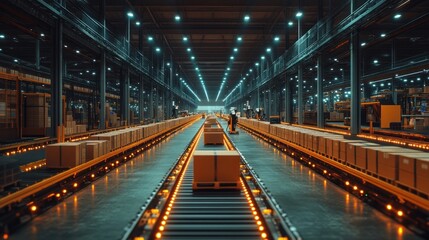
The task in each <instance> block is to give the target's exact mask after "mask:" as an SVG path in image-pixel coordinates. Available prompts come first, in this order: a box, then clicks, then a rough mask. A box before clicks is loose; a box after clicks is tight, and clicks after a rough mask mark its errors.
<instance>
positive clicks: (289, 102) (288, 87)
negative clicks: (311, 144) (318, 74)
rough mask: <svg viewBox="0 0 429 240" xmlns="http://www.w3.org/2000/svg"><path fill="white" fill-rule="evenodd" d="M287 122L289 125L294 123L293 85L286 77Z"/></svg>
mask: <svg viewBox="0 0 429 240" xmlns="http://www.w3.org/2000/svg"><path fill="white" fill-rule="evenodd" d="M285 78H286V82H285V121H286V122H287V123H292V101H293V99H292V85H291V83H290V81H289V80H288V79H287V76H285Z"/></svg>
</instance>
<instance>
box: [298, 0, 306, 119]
mask: <svg viewBox="0 0 429 240" xmlns="http://www.w3.org/2000/svg"><path fill="white" fill-rule="evenodd" d="M298 10H299V11H301V0H298ZM301 36H302V26H301V17H298V38H297V42H298V40H299V39H300V38H301ZM301 50H302V49H301V44H298V54H300V53H301ZM303 95H304V85H303V79H302V63H299V64H298V99H297V103H298V124H300V125H301V124H303V123H304V103H303V101H304V99H303Z"/></svg>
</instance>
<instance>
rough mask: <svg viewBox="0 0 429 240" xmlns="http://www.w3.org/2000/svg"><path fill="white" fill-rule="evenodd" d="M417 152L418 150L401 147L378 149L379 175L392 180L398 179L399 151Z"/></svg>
mask: <svg viewBox="0 0 429 240" xmlns="http://www.w3.org/2000/svg"><path fill="white" fill-rule="evenodd" d="M406 152H417V150H413V149H406V148H401V147H385V148H380V149H378V155H377V165H378V166H377V167H378V169H377V170H378V172H377V173H378V175H379V176H382V177H385V178H387V179H390V180H397V179H398V153H406Z"/></svg>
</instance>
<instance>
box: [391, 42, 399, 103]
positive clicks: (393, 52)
mask: <svg viewBox="0 0 429 240" xmlns="http://www.w3.org/2000/svg"><path fill="white" fill-rule="evenodd" d="M390 56H391V57H390V59H391V61H390V64H391V65H390V69H394V67H395V59H396V41H395V39H394V38H393V39H392V49H391V53H390ZM395 80H396V77H395V76H393V77H392V83H391V91H392V100H393V104H398V92H396V91H395V88H396V84H395V82H396V81H395Z"/></svg>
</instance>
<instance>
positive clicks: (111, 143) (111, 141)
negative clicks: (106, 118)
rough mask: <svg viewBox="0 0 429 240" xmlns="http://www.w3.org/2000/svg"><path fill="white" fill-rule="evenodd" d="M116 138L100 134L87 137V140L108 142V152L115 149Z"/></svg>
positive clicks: (108, 134) (107, 134) (111, 135)
mask: <svg viewBox="0 0 429 240" xmlns="http://www.w3.org/2000/svg"><path fill="white" fill-rule="evenodd" d="M116 139H117V137H116V135H113V134H111V133H102V134H97V135H92V136H91V137H89V140H105V141H107V142H108V145H109V149H110V151H112V150H115V149H116V148H117V141H116Z"/></svg>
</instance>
